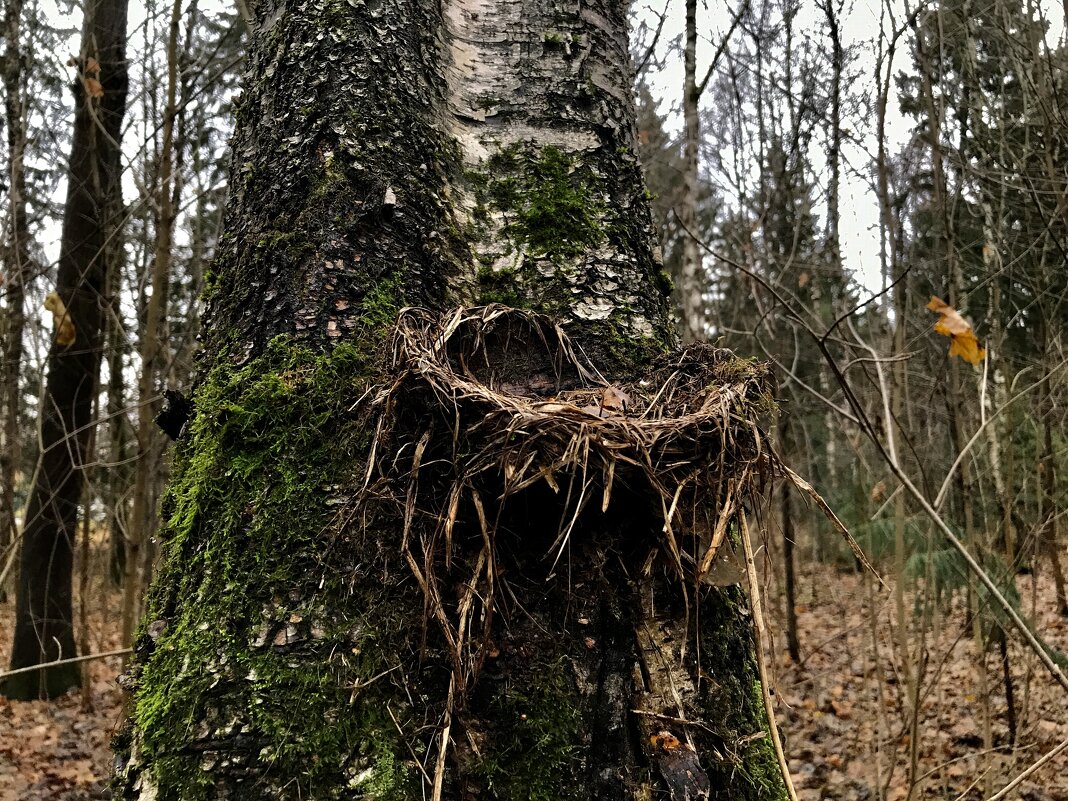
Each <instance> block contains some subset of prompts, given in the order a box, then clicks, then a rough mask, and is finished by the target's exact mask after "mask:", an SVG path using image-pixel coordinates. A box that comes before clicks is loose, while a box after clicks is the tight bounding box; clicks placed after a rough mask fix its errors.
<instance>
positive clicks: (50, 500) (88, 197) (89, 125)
mask: <svg viewBox="0 0 1068 801" xmlns="http://www.w3.org/2000/svg"><path fill="white" fill-rule="evenodd" d="M82 41H83V45H82V52H81V57H80V59H79V79H78V80H77V81H76V82H75V85H74V96H75V101H76V107H75V117H74V136H73V142H72V145H71V162H70V171H69V174H68V189H67V201H66V206H65V208H64V215H63V231H62V239H61V243H60V258H59V270H58V277H57V285H56V293H57V294H58V296H59V299H60V300H61V301H62V303H63V305H64V306H65V309H66V314H65V315H63V314H59V315H56V318H57V319H56V327H57V330H59V327H60V326H61V324H62V322H63V319H62V318H64V317H66V318H67V320H69V322H71V323H73V327H74V341H73V342H71V343H70V344H61V342H60V338H57V339H56V340H55V341H54V342H53V343H52V347H51V349H50V351H49V355H48V376H47V379H46V385H45V392H44V396H43V398H42V402H41V416H40V442H41V448H42V452H41V457H40V462H39V465H38V468H37V471H36V475H35V481H34V485H33V489H32V491H31V495H30V499H29V503H28V505H27V510H26V524H25V527H24V531H23V537H22V548H21V555H20V560H21V561H20V575H19V585H18V604H17V610H16V622H15V638H14V644H13V647H12V656H11V666H12V668H21V667H29V666H32V665H37V664H41V663H42V662H48V661H52V660H56V659H58V658H60V657H70V656H74V654H75V645H74V637H73V631H72V609H71V579H72V576H71V569H72V555H73V546H74V542H75V537H76V524H77V516H78V504H79V501H80V499H81V493H82V486H83V484H84V475H83V469H82V465H83V461H84V460H85V459H86V457H87V446H88V444H89V439H90V433H91V429H92V424H91V422H90V413H91V407H92V399H93V396H94V394H95V392H96V387H97V381H98V375H99V368H100V357H101V336H102V329H103V322H104V317H105V313H106V310H107V307H108V300H107V296H106V290H107V258H106V255H105V254H106V252H107V251H106V248H105V244H106V232H108V231H110V230H113V229H114V227H113V225H112V224H111V222H110V221H109V220H108V214H109V212H110V211H111V210H112V209H114V204H113V202H112V198H113V195H114V193H117V192H119V191H120V190H119V174H120V163H119V145H118V142H119V140H120V138H121V123H122V116H123V112H124V109H125V105H126V87H127V77H126V58H125V42H126V2H125V0H93V1H92V2H89V3H87V4H86V6H85V23H84V27H83V37H82ZM94 80H98V81H99V87H97V86H96V85H95V84H93V83H92V81H94ZM97 88H99V89H100V90H102V95H101V96H99V97H94V96H93V95H94V94H97V92H95V91H90V90H91V89H97ZM77 685H78V668H77V666H76V665H71V664H66V665H62V666H59V667H53V668H49V669H47V670H41V671H37V672H30V673H25V674H21V675H19V676H16V677H14V678H12V679H9V680H8V682H7V684H6V685H5V687H4V692H5V693H6V694H7V695H8V696H9V697H13V698H36V697H38V696H45V697H51V696H54V695H57V694H59V693H62V692H64V691H65V690H67V689H69V688H71V687H76V686H77Z"/></svg>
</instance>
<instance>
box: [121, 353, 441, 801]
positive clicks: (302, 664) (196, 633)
mask: <svg viewBox="0 0 1068 801" xmlns="http://www.w3.org/2000/svg"><path fill="white" fill-rule="evenodd" d="M369 361H370V360H369V359H368V357H367V355H366V352H365V351H364V350H361V349H360V348H358V347H355V346H350V345H343V346H339V347H338V348H336V349H335V350H334V351H333V352H332V353H330V354H328V355H314V354H312V353H311V352H310V351H308V350H306V349H304V348H302V347H299V346H295V345H292V344H290V343H288V342H287V341H285V340H283V339H278V340H275V341H274V342H272V343H271V345H270V346H269V347H268V349H267V351H266V353H265V354H264V355H263V356H261V357H259V358H257V359H255V360H254V361H252V362H251V363H249V364H247V365H246V366H244V367H242V368H240V369H234V368H231V367H229V366H228V365H227V363H226V361H225V360H220V363H219V365H218V366H217V367H216V368H215V369H214V370H212V371H211V372H210V373H209V374H208V375H207V377H206V380H205V381H204V382H203V383H202V384H201V386H200V388H199V390H198V391H197V393H196V396H195V402H196V410H197V411H196V417H195V420H194V422H193V423H192V427H191V431H190V434H189V437H188V441H187V442H186V443H185V444H184V445H183V446H182V448H181V453H180V454H179V457H178V459H177V463H176V472H175V476H174V480H173V482H172V485H171V487H170V490H169V492H168V494H167V497H166V499H165V501H164V511H165V515H166V525H165V527H164V530H163V533H162V537H163V545H162V549H163V566H162V569H161V573H160V575H159V577H158V579H157V580H156V582H155V585H154V586H155V589H154V591H153V593H152V596H151V600H150V602H149V608H148V613H147V615H146V618H145V621H146V622H145V625H144V627H143V630H142V634H141V637H140V640H139V643H138V654H139V656H138V667H137V669H136V672H135V675H134V677H133V683H134V686H135V692H134V699H133V709H132V724H133V727H134V730H135V732H136V735H135V737H134V738H133V739H132V740H131V741H129V742H127V744H126V746H127V748H128V749H129V751H128V752H127V755H126V756H127V757H132V762H131V764H132V765H133V766H134V770H133V771H127V772H125V774H122V775H120V783H121V784H124V785H125V786H124V787H123V790H124V792H127V793H130V792H133V787H134V786H135V785H136V784H137V783H138V782H139V781H140V782H149V783H151V784H152V785H154V786H155V787H157V788H158V797H159V798H160V799H161V800H166V799H182V801H192V800H193V799H199V798H214V797H221V796H222V795H223V793H222V792H221V791H220V790H219V789H218V788H219V787H229V788H230V789H229V793H230V797H233V795H232V794H233V792H234V787H235V786H236V787H239V788H240V787H245V788H246V789H247V795H245V796H243V797H250V798H252V797H255V798H269V797H291V798H299V797H304V798H308V797H317V798H333V797H342V796H344V795H346V794H347V793H350V792H354V791H358V793H359V795H360V797H364V798H376V799H379V798H380V799H389V798H403V797H409V796H410V795H411V792H410V791H412V788H413V787H416V788H417V787H418V783H417V782H415V781H414V777H413V776H412V775H411V770H410V769H409V768H408V767H407V766H406V764H405V763H406V762H407V760H408V755H407V752H405V751H403V750H399V749H401V746H400V745H399V742H398V734H397V728H396V725H395V723H394V722H393V719H392V718H391V716H390V713H389V707H388V705H387V701H388V700H389V699H391V698H393V699H394V700H393V706H392V711H393V714H394V715H397V716H400V717H405V716H406V715H407V713H406V712H405V711H404V706H405V704H404V702H403V701H402V700H401V701H398V700H396V698H395V696H396V695H397V693H396V690H395V688H393V687H392V685H390V690H389V691H388V692H387V691H386V690H385V689H384V687H385V686H386V685H389V682H390V675H391V674H390V671H393V670H398V673H400V674H401V675H404V674H405V673H406V672H407V669H408V668H409V667H410V659H411V651H412V648H411V646H410V645H409V643H408V636H407V635H406V634H405V633H404V631H405V628H406V627H408V626H410V625H411V621H413V620H416V621H417V620H419V618H420V616H421V611H422V605H421V598H419V597H417V596H416V595H415V593H413V592H412V591H411V588H410V586H406V582H405V579H406V578H407V577H406V575H405V574H404V573H402V572H401V571H400V569H399V566H398V564H397V563H396V553H395V548H394V549H393V550H392V552H382V551H380V550H379V549H380V547H381V543H380V542H378V541H376V540H375V539H374V538H372V537H370V536H364V535H363V534H362V530H363V529H362V527H361V526H340V525H338V521H339V518H342V517H344V515H345V514H346V509H347V507H346V505H345V502H344V498H345V493H346V492H348V491H349V489H350V488H351V487H352V486H353V484H355V483H357V482H358V481H359V480H360V479H362V475H363V473H362V471H363V468H364V466H365V463H366V451H367V446H368V442H369V439H370V431H369V426H368V423H367V414H366V411H365V409H364V408H363V407H362V406H361V405H360V404H358V403H357V401H358V400H359V399H360V398H361V396H362V395H363V394H364V393H365V391H366V389H367V387H368V381H367V377H368V375H369V373H370V372H371V369H370V363H369ZM364 522H367V521H364ZM369 527H370V526H369ZM350 535H351V536H350ZM402 665H403V666H404V668H405V669H404V670H403V671H402V670H399V668H400V666H402ZM424 678H425V679H426V680H427V681H431V679H430V677H424ZM429 689H430V687H429V686H428V687H427V690H428V691H429ZM141 765H147V766H148V769H147V770H146V771H145V773H144V774H141V773H140V772H139V771H140V766H141ZM238 795H241V793H239V794H238Z"/></svg>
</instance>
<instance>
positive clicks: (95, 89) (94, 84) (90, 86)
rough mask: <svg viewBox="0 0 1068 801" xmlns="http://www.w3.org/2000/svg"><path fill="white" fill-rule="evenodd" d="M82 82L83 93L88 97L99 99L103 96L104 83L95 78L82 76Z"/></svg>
mask: <svg viewBox="0 0 1068 801" xmlns="http://www.w3.org/2000/svg"><path fill="white" fill-rule="evenodd" d="M82 83H83V84H84V85H85V93H86V94H87V95H89V97H95V98H97V99H99V98H101V97H103V96H104V85H103V84H102V83H100V81H98V80H97V79H96V78H83V79H82Z"/></svg>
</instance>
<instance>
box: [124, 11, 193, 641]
mask: <svg viewBox="0 0 1068 801" xmlns="http://www.w3.org/2000/svg"><path fill="white" fill-rule="evenodd" d="M181 21H182V6H181V0H174V3H173V5H172V6H171V20H170V26H169V28H168V33H167V94H166V100H165V103H164V108H163V123H162V127H163V137H162V138H163V141H162V144H161V146H160V151H159V178H158V185H157V187H156V204H157V212H156V220H155V222H156V243H155V244H156V249H155V258H154V259H153V262H152V295H151V296H150V297H149V300H148V309H147V311H146V314H145V329H144V331H143V332H142V334H141V375H140V377H139V379H138V382H137V399H138V402H137V456H138V467H139V468H140V469H139V470H137V474H136V477H135V478H134V490H133V520H132V525H131V526H130V527H129V529H128V530H127V539H126V564H125V568H126V570H125V575H124V577H123V584H122V643H123V645H127V644H130V643H131V642H132V637H133V631H134V628H135V627H136V625H137V615H138V613H139V611H140V609H139V607H138V601H139V600H140V598H141V580H140V579H141V573H142V572H144V575H145V576H146V581H147V576H148V572H149V571H148V567H147V566H148V565H149V564H150V562H149V560H147V559H143V557H142V552H141V549H142V548H145V549H146V553H145V554H144V556H147V555H148V554H147V550H148V538H147V537H146V536H145V534H146V532H147V531H148V530H149V528H150V525H149V520H150V517H151V516H152V512H151V511H150V510H151V509H153V508H154V504H153V503H152V499H153V498H154V497H157V496H155V494H154V493H153V489H154V485H156V484H158V483H159V481H158V476H159V470H158V459H157V455H156V451H157V449H158V448H157V445H158V440H159V434H158V432H157V431H156V430H155V429H156V427H155V425H154V420H155V417H156V412H157V410H158V408H159V402H158V400H157V399H158V397H159V392H160V388H159V386H158V384H159V380H158V379H159V376H160V372H161V367H162V362H163V361H164V360H165V359H164V358H162V357H163V356H165V355H166V336H165V334H164V332H163V321H164V320H165V319H166V316H167V295H168V291H167V290H168V286H169V284H170V278H171V241H172V238H173V233H174V220H175V206H176V204H175V202H174V201H175V198H174V197H173V195H172V191H173V166H174V121H175V117H176V114H177V111H176V108H175V99H176V97H177V88H178V33H179V29H180V25H181ZM142 561H144V563H145V564H144V570H143V571H142V567H143V565H142Z"/></svg>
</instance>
